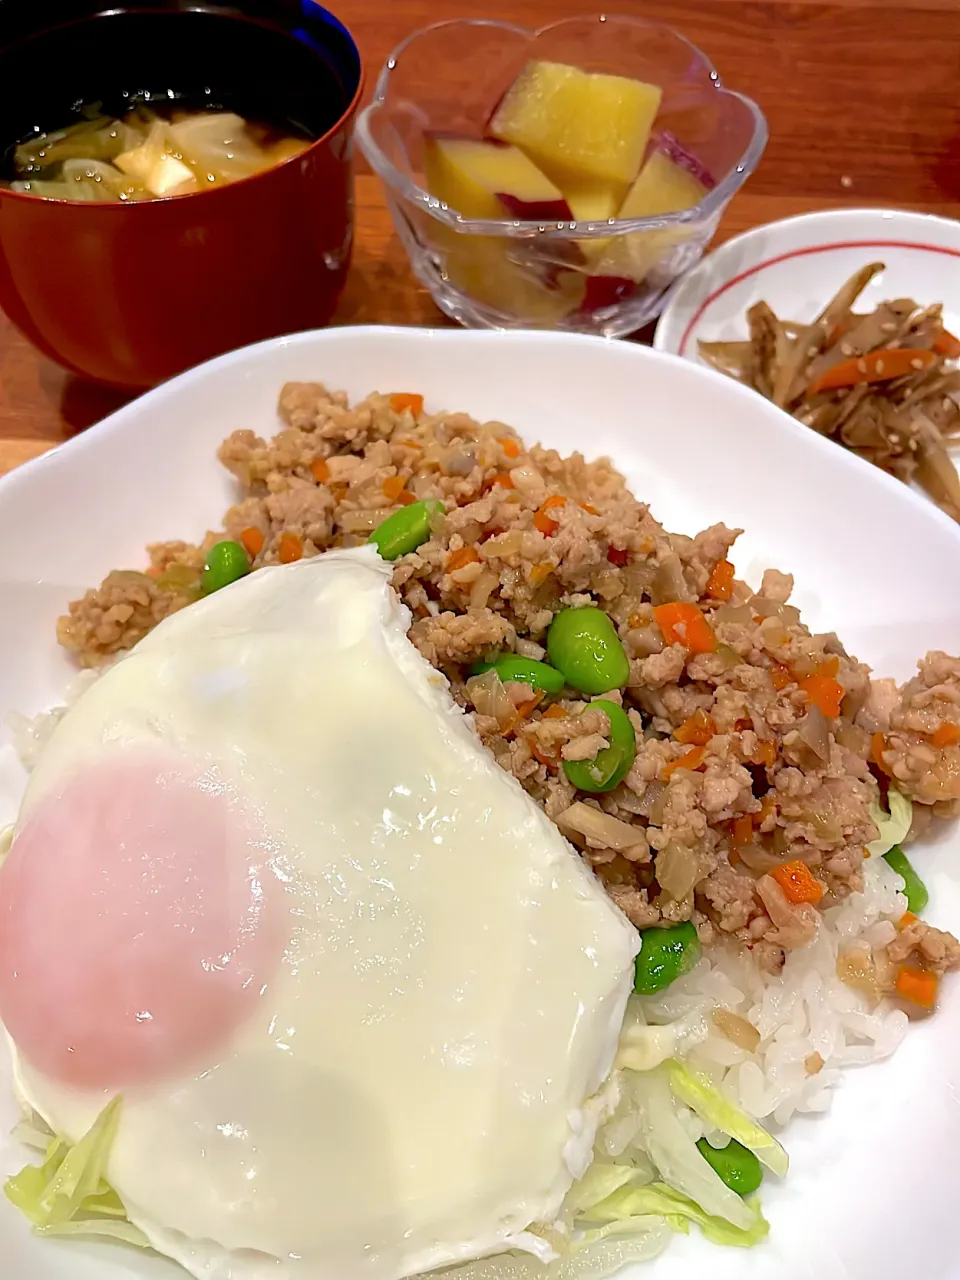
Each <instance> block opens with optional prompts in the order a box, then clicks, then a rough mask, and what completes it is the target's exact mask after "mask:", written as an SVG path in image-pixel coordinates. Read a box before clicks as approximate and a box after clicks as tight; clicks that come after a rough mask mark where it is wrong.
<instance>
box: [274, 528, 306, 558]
mask: <svg viewBox="0 0 960 1280" xmlns="http://www.w3.org/2000/svg"><path fill="white" fill-rule="evenodd" d="M277 555H278V556H279V557H280V563H281V564H293V562H294V560H301V559H302V558H303V539H302V538H298V537H297V535H296V534H295V533H281V535H280V546H279V547H278V549H277Z"/></svg>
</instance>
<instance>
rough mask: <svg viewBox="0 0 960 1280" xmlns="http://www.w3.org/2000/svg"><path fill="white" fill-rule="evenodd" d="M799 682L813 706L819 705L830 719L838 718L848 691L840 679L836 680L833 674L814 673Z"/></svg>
mask: <svg viewBox="0 0 960 1280" xmlns="http://www.w3.org/2000/svg"><path fill="white" fill-rule="evenodd" d="M799 684H800V688H801V689H802V690H803V691H804V693H805V694H806V695H807V697H808V698H809V700H810V702H811V703H812V704H813V706H815V707H817V708H818V710H819V711H821V712H822V713H823V715H825V716H826V717H827V719H828V720H836V718H837V716H838V715H839V714H840V704H841V703H842V702H843V696H844V694H845V693H846V690H845V689H844V687H843V685H842V684H841V683H840V681H839V680H834V678H833V677H832V676H819V675H812V676H807V678H806V679H805V680H801V681H800V682H799Z"/></svg>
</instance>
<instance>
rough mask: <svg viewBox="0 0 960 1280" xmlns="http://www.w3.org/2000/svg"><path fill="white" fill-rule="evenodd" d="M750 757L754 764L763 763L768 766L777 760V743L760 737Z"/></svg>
mask: <svg viewBox="0 0 960 1280" xmlns="http://www.w3.org/2000/svg"><path fill="white" fill-rule="evenodd" d="M750 758H751V760H752V761H753V762H754V763H755V764H763V765H766V766H767V768H770V767H771V766H772V765H774V764H776V762H777V744H776V743H775V742H768V741H767V739H766V738H761V739H760V741H759V742H758V743H757V746H756V750H755V751H754V753H753V755H752V756H751V757H750Z"/></svg>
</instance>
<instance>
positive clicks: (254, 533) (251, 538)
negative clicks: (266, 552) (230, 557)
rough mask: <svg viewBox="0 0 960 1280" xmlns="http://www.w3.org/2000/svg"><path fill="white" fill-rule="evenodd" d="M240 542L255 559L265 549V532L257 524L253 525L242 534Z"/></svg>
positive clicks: (251, 557)
mask: <svg viewBox="0 0 960 1280" xmlns="http://www.w3.org/2000/svg"><path fill="white" fill-rule="evenodd" d="M240 544H241V546H242V547H243V549H244V551H246V553H247V555H248V556H249V557H250V559H251V560H253V559H254V558H255V557H256V556H258V555H259V554H260V552H261V551H262V550H263V534H262V533H261V531H260V530H259V529H258V528H257V527H256V525H251V526H250V528H249V529H244V531H243V532H242V533H241V534H240Z"/></svg>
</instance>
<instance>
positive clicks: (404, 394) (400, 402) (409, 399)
mask: <svg viewBox="0 0 960 1280" xmlns="http://www.w3.org/2000/svg"><path fill="white" fill-rule="evenodd" d="M390 408H391V409H392V410H393V411H394V413H403V411H404V409H409V410H410V412H411V413H412V414H413V416H414V417H415V418H416V417H417V415H418V414H421V413H423V396H418V395H412V394H411V393H410V392H408V391H397V392H395V393H394V394H393V395H392V396H391V397H390Z"/></svg>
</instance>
